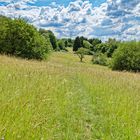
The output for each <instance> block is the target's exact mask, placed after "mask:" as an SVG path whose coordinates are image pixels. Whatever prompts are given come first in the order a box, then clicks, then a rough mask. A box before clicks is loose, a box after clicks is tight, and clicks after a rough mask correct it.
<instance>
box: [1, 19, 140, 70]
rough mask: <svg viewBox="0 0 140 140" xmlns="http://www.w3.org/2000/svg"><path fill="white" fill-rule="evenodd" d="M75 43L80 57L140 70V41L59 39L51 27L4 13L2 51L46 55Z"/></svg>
mask: <svg viewBox="0 0 140 140" xmlns="http://www.w3.org/2000/svg"><path fill="white" fill-rule="evenodd" d="M69 47H71V48H72V50H73V52H74V53H75V54H77V55H78V56H79V58H80V61H81V62H82V61H83V58H84V56H85V55H92V56H93V57H92V63H93V64H99V65H106V66H109V67H111V68H112V69H113V70H128V71H140V42H136V41H131V42H121V41H117V40H116V39H111V38H110V39H108V41H106V42H102V41H101V40H100V39H98V38H90V39H88V38H86V37H83V36H81V37H79V36H77V37H76V38H75V39H72V38H62V39H58V38H56V37H55V35H54V33H53V32H52V31H50V30H44V29H39V30H38V29H36V28H35V27H34V26H33V25H30V24H28V23H27V22H26V21H25V20H23V19H11V18H7V17H4V16H0V54H6V55H14V56H17V57H22V58H26V59H39V60H42V59H46V58H47V57H48V55H49V53H50V52H51V51H64V52H67V51H68V48H69Z"/></svg>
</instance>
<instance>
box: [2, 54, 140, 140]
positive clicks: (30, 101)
mask: <svg viewBox="0 0 140 140" xmlns="http://www.w3.org/2000/svg"><path fill="white" fill-rule="evenodd" d="M90 60H91V58H90V57H86V59H85V62H84V63H80V62H79V58H78V57H77V56H75V55H73V54H70V53H67V54H65V53H53V54H52V56H51V57H50V59H49V60H48V62H37V61H27V60H20V59H16V58H10V57H6V56H0V138H2V137H4V138H5V140H140V74H135V73H128V72H113V71H111V70H110V69H108V68H106V67H101V66H97V65H92V64H91V63H90Z"/></svg>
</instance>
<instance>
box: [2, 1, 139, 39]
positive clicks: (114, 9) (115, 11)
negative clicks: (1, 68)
mask: <svg viewBox="0 0 140 140" xmlns="http://www.w3.org/2000/svg"><path fill="white" fill-rule="evenodd" d="M36 1H37V0H0V2H6V3H7V4H6V5H3V6H0V14H1V15H5V16H8V17H13V18H17V17H19V16H20V17H23V18H25V19H27V21H28V22H30V23H31V24H33V25H35V26H36V27H38V28H45V29H51V30H53V31H54V32H55V33H56V35H57V36H58V37H75V36H78V35H79V36H81V35H83V36H86V37H99V38H101V39H107V38H109V37H115V38H117V39H121V40H129V39H140V31H139V30H140V0H107V1H106V2H105V3H103V4H101V5H100V6H99V7H93V5H92V3H91V2H90V1H88V0H86V1H83V0H75V1H74V2H70V3H69V5H68V6H63V5H57V4H56V3H55V2H53V3H52V4H51V5H49V6H40V7H39V6H35V5H34V6H33V5H31V3H34V2H36Z"/></svg>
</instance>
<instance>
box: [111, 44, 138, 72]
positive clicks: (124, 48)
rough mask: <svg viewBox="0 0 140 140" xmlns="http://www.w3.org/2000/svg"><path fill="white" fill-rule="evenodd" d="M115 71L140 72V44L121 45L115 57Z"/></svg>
mask: <svg viewBox="0 0 140 140" xmlns="http://www.w3.org/2000/svg"><path fill="white" fill-rule="evenodd" d="M111 67H112V69H113V70H127V71H140V42H125V43H121V44H120V47H119V48H118V49H117V51H116V52H115V53H114V55H113V59H112V65H111Z"/></svg>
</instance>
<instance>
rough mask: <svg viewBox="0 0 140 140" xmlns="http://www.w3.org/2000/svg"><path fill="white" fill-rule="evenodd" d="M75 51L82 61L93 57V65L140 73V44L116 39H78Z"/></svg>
mask: <svg viewBox="0 0 140 140" xmlns="http://www.w3.org/2000/svg"><path fill="white" fill-rule="evenodd" d="M73 51H75V52H76V54H77V55H78V56H79V58H80V61H82V60H83V58H84V55H93V58H92V62H93V64H100V65H105V66H109V67H111V68H112V69H113V70H127V71H135V72H136V71H140V42H136V41H131V42H120V41H116V40H115V39H108V41H106V42H102V41H101V40H99V39H94V38H93V39H87V38H84V37H76V39H75V41H74V44H73Z"/></svg>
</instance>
